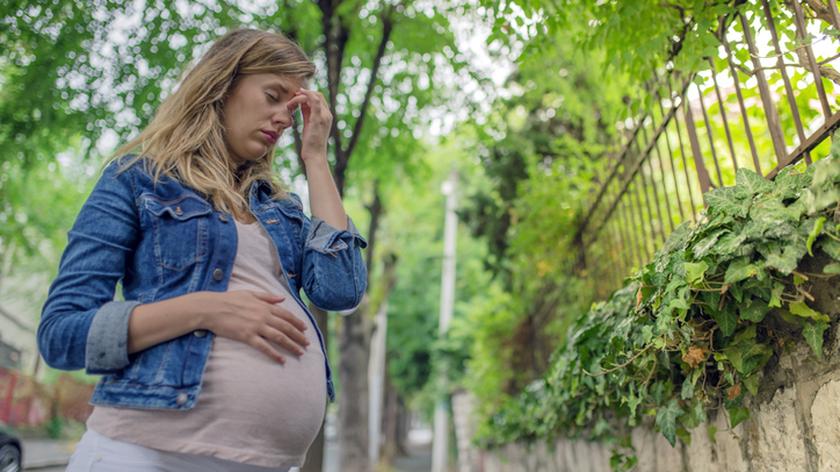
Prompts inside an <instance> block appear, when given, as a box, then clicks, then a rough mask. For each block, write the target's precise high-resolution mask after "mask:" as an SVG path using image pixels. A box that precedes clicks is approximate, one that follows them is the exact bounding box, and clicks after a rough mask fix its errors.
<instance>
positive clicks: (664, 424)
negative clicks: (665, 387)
mask: <svg viewBox="0 0 840 472" xmlns="http://www.w3.org/2000/svg"><path fill="white" fill-rule="evenodd" d="M683 413H684V412H683V410H682V408H680V404H679V402H678V401H677V399H676V398H672V399H671V401H669V402H668V404H667V405H666V406H665V407H659V408H658V409H657V411H656V427H657V428H659V431H660V432H661V433H662V435H663V436H665V439H667V440H668V442H669V443H671V446H674V445H675V444H676V442H677V418H679V417H680V416H682V415H683Z"/></svg>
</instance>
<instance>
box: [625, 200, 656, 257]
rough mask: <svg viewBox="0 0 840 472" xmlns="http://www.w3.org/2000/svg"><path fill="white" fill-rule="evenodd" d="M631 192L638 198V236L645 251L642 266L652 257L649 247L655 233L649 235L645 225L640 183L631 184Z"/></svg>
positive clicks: (636, 203)
mask: <svg viewBox="0 0 840 472" xmlns="http://www.w3.org/2000/svg"><path fill="white" fill-rule="evenodd" d="M630 193H631V194H632V195H633V199H634V200H636V202H635V209H636V217H637V218H638V219H639V226H638V229H639V231H638V233H639V234H638V236H639V242H640V243H641V245H642V250H643V251H644V252H643V255H644V257H643V258H642V261H641V263H640V264H639V266H640V267H641V266H643V265H644V264H645V262H644V261H646V260H648V259H650V249H649V248H648V242H650V241H651V240H653V239H654V238H653V234H651V235H650V237H648V232H647V230H646V229H645V226H646V225H645V218H644V214H643V213H642V199H641V197H639V192H638V185H636V184H633V185H632V186H631V189H630ZM631 208H632V207H631Z"/></svg>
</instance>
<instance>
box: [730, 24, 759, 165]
mask: <svg viewBox="0 0 840 472" xmlns="http://www.w3.org/2000/svg"><path fill="white" fill-rule="evenodd" d="M719 39H720V42H721V43H723V48H724V50H725V51H726V62H727V63H728V64H729V74H730V75H732V83H733V84H734V86H735V96H737V97H738V108H740V110H741V118H742V119H743V121H744V131H745V132H746V133H747V141H748V142H749V144H750V153H751V154H752V160H753V167H755V171H756V172H758V174H759V175H763V174H762V173H761V164H760V163H759V162H758V151H756V148H755V139H753V134H752V130H751V129H750V120H749V118H748V117H747V107H746V105H744V95H743V94H742V93H741V84H740V82H741V80H740V79H739V76H738V71H737V70H736V69H735V63H734V62H733V61H732V49H731V48H730V47H729V41H727V40H726V32H725V31H723V32H722V34H721V36H720V38H719Z"/></svg>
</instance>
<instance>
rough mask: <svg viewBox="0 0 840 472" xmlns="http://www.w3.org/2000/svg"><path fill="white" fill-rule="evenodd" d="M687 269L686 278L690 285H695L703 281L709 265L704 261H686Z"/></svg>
mask: <svg viewBox="0 0 840 472" xmlns="http://www.w3.org/2000/svg"><path fill="white" fill-rule="evenodd" d="M683 268H684V269H685V278H686V281H687V282H688V283H689V285H692V286H695V285H697V284H698V283H700V282H702V281H703V279H704V276H705V275H706V270H707V269H708V268H709V265H708V264H706V262H704V261H700V262H685V263H683Z"/></svg>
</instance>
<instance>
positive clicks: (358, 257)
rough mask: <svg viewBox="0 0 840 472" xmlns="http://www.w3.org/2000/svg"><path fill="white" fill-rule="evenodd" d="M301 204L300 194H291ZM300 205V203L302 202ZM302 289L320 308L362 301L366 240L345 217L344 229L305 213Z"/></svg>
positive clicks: (340, 307) (350, 305)
mask: <svg viewBox="0 0 840 472" xmlns="http://www.w3.org/2000/svg"><path fill="white" fill-rule="evenodd" d="M291 195H292V197H293V198H294V199H295V200H296V201H297V202H298V204H301V202H300V197H299V196H298V195H296V194H291ZM301 207H302V204H301ZM302 233H303V234H302V235H303V236H304V238H303V241H304V247H303V290H304V291H305V292H306V295H307V296H308V297H309V299H310V300H312V303H314V304H315V305H316V306H318V307H319V308H322V309H324V310H348V309H350V308H354V307H356V306H357V305H358V304H359V303H360V302H361V301H362V295H364V293H365V289H366V288H367V268H366V266H365V261H364V258H363V257H362V249H364V248H365V247H367V241H366V240H365V238H363V237H362V235H361V234H359V231H358V230H357V229H356V225H354V224H353V220H351V219H350V217H349V216H348V217H347V229H345V230H340V229H337V228H335V227H333V226H331V225H330V224H328V223H327V222H326V221H324V220H322V219H320V218H318V217H312V218H311V219H310V218H309V217H306V216H305V215H304V223H303V229H302Z"/></svg>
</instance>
